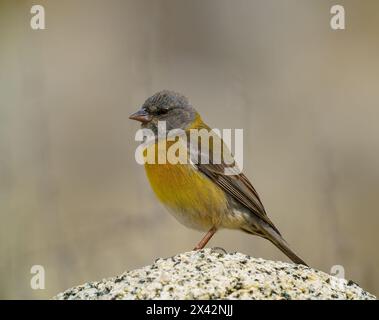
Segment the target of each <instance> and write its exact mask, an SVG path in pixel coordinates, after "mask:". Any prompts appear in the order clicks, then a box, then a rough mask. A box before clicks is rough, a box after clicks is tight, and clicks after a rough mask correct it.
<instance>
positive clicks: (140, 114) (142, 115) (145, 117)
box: [129, 109, 152, 123]
mask: <svg viewBox="0 0 379 320" xmlns="http://www.w3.org/2000/svg"><path fill="white" fill-rule="evenodd" d="M129 119H132V120H136V121H139V122H142V123H148V122H150V121H151V120H152V116H151V115H149V114H148V113H147V112H146V111H145V110H143V109H140V110H138V111H137V112H135V113H133V114H132V115H131V116H130V117H129Z"/></svg>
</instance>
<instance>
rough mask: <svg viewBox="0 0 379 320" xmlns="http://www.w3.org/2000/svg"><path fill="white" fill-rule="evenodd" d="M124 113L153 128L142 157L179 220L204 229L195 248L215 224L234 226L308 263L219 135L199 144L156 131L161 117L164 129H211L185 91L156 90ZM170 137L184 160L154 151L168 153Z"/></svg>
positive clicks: (155, 186)
mask: <svg viewBox="0 0 379 320" xmlns="http://www.w3.org/2000/svg"><path fill="white" fill-rule="evenodd" d="M129 118H130V119H132V120H136V121H138V122H140V123H141V128H142V129H144V130H149V132H152V134H153V139H150V142H149V143H146V145H145V148H144V149H143V151H142V152H143V155H144V156H145V157H146V154H147V152H148V151H149V150H150V151H152V149H153V150H154V151H156V153H153V154H154V158H153V161H150V162H147V161H146V162H145V163H144V167H145V171H146V175H147V178H148V181H149V182H150V186H151V188H152V190H153V192H154V193H155V195H156V196H157V198H158V199H159V201H160V202H161V203H162V204H163V205H164V206H165V207H166V208H167V209H168V211H169V212H170V213H171V214H172V215H173V216H174V217H175V218H176V219H177V220H178V221H179V222H180V223H182V224H183V225H185V226H187V227H189V228H192V229H196V230H199V231H202V232H204V233H205V235H204V237H203V238H202V239H201V240H200V242H199V243H198V244H197V245H196V246H195V248H194V250H200V249H203V248H204V247H205V246H206V244H207V243H208V242H209V240H210V239H211V238H212V237H213V235H214V234H215V233H216V232H217V231H218V230H220V229H236V230H241V231H244V232H246V233H248V234H251V235H255V236H259V237H262V238H264V239H267V240H269V241H270V242H271V243H273V244H274V245H275V246H276V247H277V248H278V249H280V250H281V251H282V252H283V253H284V254H285V255H286V256H287V257H288V258H290V259H291V260H292V261H293V262H294V263H296V264H301V265H305V266H307V264H306V263H305V262H304V261H303V260H302V259H301V258H300V257H299V256H298V255H297V254H295V253H294V251H292V250H291V249H290V247H289V245H288V243H287V242H286V241H285V240H284V238H283V237H282V235H281V233H280V232H279V230H278V229H277V227H276V226H275V225H274V223H273V222H272V221H271V220H270V218H269V217H268V215H267V213H266V210H265V208H264V206H263V204H262V201H261V199H260V197H259V195H258V193H257V191H256V190H255V188H254V187H253V185H252V184H251V182H250V181H249V179H248V178H247V177H246V176H245V175H244V174H243V172H240V170H239V169H238V166H237V163H236V162H235V161H234V157H233V154H232V153H231V151H230V150H229V149H228V147H227V146H226V144H225V143H224V141H223V140H222V137H220V136H217V135H216V136H215V135H212V136H211V138H210V140H209V143H208V145H207V144H205V146H204V147H203V145H202V144H200V142H199V141H195V142H193V141H191V139H187V140H185V139H182V140H183V141H182V142H178V139H176V140H175V141H174V142H173V141H171V140H170V141H171V142H168V138H167V136H165V135H160V134H159V123H165V126H166V130H167V132H170V131H175V130H177V131H178V130H179V131H180V132H182V135H183V136H184V137H187V138H188V137H189V136H190V133H191V132H192V131H193V130H198V131H200V130H203V131H204V130H205V131H206V132H211V131H212V129H211V128H210V127H209V126H208V125H207V124H206V123H205V122H204V121H203V120H202V118H201V116H200V114H199V113H198V112H197V111H196V109H195V108H194V107H193V106H192V105H191V104H190V102H189V100H188V99H187V97H186V96H184V95H183V94H180V93H178V92H175V91H170V90H163V91H159V92H157V93H155V94H154V95H152V96H151V97H149V98H148V99H147V100H146V101H145V102H144V103H143V104H142V107H141V108H140V109H139V110H138V111H137V112H135V113H133V114H132V115H130V117H129ZM162 139H166V142H168V143H167V145H166V147H165V148H159V147H158V145H159V142H160V141H161V140H162ZM175 142H177V143H181V146H182V147H183V148H184V150H185V154H186V156H187V158H188V160H189V161H187V162H185V161H183V162H180V163H169V162H167V161H166V162H163V163H160V162H159V161H158V159H157V158H158V157H159V154H160V153H162V152H163V153H167V152H168V148H169V146H172V145H173V143H175ZM217 143H218V145H221V146H222V148H221V149H222V157H221V158H222V160H221V161H215V156H214V153H213V152H214V150H215V148H214V147H215V145H216V144H217ZM195 145H197V146H198V148H194V147H193V146H195ZM200 146H201V147H202V148H203V149H201V148H200ZM217 152H220V151H217ZM216 155H217V153H216ZM218 158H220V157H218ZM218 160H219V159H218ZM226 160H227V161H226ZM227 169H229V170H230V171H231V173H232V174H231V173H230V172H228V173H227V172H226V170H227Z"/></svg>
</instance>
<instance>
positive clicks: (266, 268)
mask: <svg viewBox="0 0 379 320" xmlns="http://www.w3.org/2000/svg"><path fill="white" fill-rule="evenodd" d="M54 299H375V296H373V295H371V294H370V293H368V292H366V291H364V290H363V289H361V288H360V287H359V286H358V285H356V284H355V283H354V282H352V281H347V280H345V279H339V278H336V277H333V276H330V275H328V274H326V273H324V272H321V271H318V270H315V269H312V268H308V267H304V266H300V265H294V264H290V263H285V262H274V261H268V260H263V259H255V258H252V257H249V256H246V255H244V254H241V253H229V254H224V253H221V252H219V251H215V250H213V249H204V250H201V251H197V252H195V251H191V252H186V253H182V254H178V255H176V256H174V257H171V258H166V259H158V260H156V261H155V263H154V264H152V265H150V266H146V267H143V268H141V269H137V270H133V271H128V272H125V273H124V274H122V275H120V276H118V277H115V278H109V279H105V280H103V281H99V282H89V283H86V284H83V285H81V286H78V287H74V288H72V289H69V290H67V291H65V292H63V293H60V294H58V295H57V296H56V297H54Z"/></svg>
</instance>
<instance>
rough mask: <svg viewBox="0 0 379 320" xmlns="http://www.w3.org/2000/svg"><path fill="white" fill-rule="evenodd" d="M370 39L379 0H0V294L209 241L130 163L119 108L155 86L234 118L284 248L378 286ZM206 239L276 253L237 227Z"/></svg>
mask: <svg viewBox="0 0 379 320" xmlns="http://www.w3.org/2000/svg"><path fill="white" fill-rule="evenodd" d="M36 3H37V4H42V5H44V6H45V10H46V27H47V29H46V30H43V31H33V30H32V29H31V28H30V18H31V16H32V15H31V14H30V8H31V6H32V5H33V4H36ZM333 4H342V5H344V6H345V10H346V30H345V31H333V30H331V28H330V25H329V22H330V18H331V15H330V13H329V11H330V7H331V6H332V5H333ZM378 36H379V2H378V1H377V0H364V1H354V0H351V1H347V0H346V1H343V0H339V1H328V0H322V1H321V0H317V1H316V0H312V1H311V0H308V1H305V0H285V1H283V0H270V1H268V0H259V1H254V0H238V1H237V0H236V1H230V0H191V1H188V0H154V1H152V0H151V1H147V0H143V1H141V0H134V1H125V0H111V1H105V0H80V1H74V0H66V1H43V0H38V1H21V0H17V1H14V0H9V1H4V0H0V48H1V49H0V92H1V97H0V218H1V222H0V257H1V258H0V297H1V298H7V299H9V298H30V299H37V298H50V297H51V296H53V295H55V294H56V293H58V292H59V291H62V290H64V289H67V288H68V287H71V286H74V285H77V284H80V283H83V282H87V281H90V280H98V279H101V278H104V277H109V276H114V275H117V274H119V273H121V272H123V271H125V270H128V269H132V268H137V267H141V266H143V265H146V264H150V263H151V262H152V261H154V259H155V258H157V257H166V256H171V255H174V254H176V253H178V252H183V251H188V250H190V249H191V248H193V246H194V244H195V243H196V242H197V241H198V240H199V239H200V238H201V237H202V234H200V233H198V232H197V231H192V230H189V229H186V228H185V227H183V226H182V225H180V224H179V223H177V222H176V221H175V220H174V218H172V217H171V216H170V215H169V214H168V213H166V212H165V210H164V209H163V208H162V207H161V206H160V205H159V204H158V202H157V201H156V200H155V198H154V195H153V194H152V191H151V190H150V189H149V186H148V184H147V181H146V178H145V174H144V170H143V168H142V167H141V166H139V165H137V163H136V162H135V160H134V151H135V148H136V146H137V143H136V142H135V141H134V134H135V131H136V129H137V128H138V125H137V123H135V122H132V121H130V120H128V116H129V114H130V113H132V112H133V111H135V110H136V109H137V108H139V106H140V105H141V104H142V103H143V101H144V100H145V99H146V98H147V97H148V96H150V95H152V94H153V93H155V92H156V91H158V90H161V89H173V90H176V91H179V92H183V93H185V94H186V95H187V96H188V97H190V99H191V101H192V103H193V105H194V106H195V107H197V108H198V110H199V111H200V112H201V113H202V115H203V118H204V119H205V121H207V122H208V123H209V125H211V126H213V127H217V128H243V129H244V130H245V131H244V134H245V137H244V143H245V149H244V151H245V156H244V165H245V172H246V174H247V176H248V177H250V178H251V179H252V181H253V183H254V185H255V186H256V188H257V189H258V191H259V193H260V195H261V197H262V199H263V202H264V204H265V206H266V208H267V210H268V211H269V214H270V216H271V218H272V220H273V221H274V222H275V223H276V224H277V226H278V227H279V229H280V230H281V231H282V233H283V235H284V236H285V237H286V239H287V240H288V242H289V243H290V244H291V246H292V247H293V249H294V250H295V251H296V252H298V253H299V255H301V256H302V257H303V258H304V259H305V260H306V261H307V262H308V263H309V264H310V265H311V266H313V267H315V268H319V269H321V270H324V271H326V272H330V269H331V267H332V266H333V265H342V266H343V267H344V268H345V274H346V278H347V279H352V280H354V281H356V282H357V283H359V284H360V285H361V286H363V287H364V288H365V289H367V290H369V291H371V292H372V293H374V294H379V274H378V267H377V266H378V263H379V254H378V248H377V247H378V240H379V232H378V224H379V215H378V208H379V205H378V197H379V166H378V163H379V126H378V118H379V105H378V101H379V42H378ZM210 245H211V246H220V247H223V248H225V249H226V250H228V251H241V252H244V253H247V254H250V255H253V256H256V257H264V258H267V259H280V260H286V258H285V256H283V254H281V252H280V251H278V250H277V249H276V248H274V247H273V246H272V245H271V244H270V243H268V242H266V241H265V240H261V239H258V238H256V237H251V236H249V235H246V234H243V233H242V232H241V233H240V232H236V231H221V232H219V233H218V234H217V235H216V236H215V237H214V238H213V239H212V241H211V243H210ZM33 265H43V266H44V267H45V270H46V289H45V290H32V289H31V287H30V279H31V277H32V275H31V274H30V268H31V267H32V266H33Z"/></svg>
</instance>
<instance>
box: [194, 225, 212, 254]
mask: <svg viewBox="0 0 379 320" xmlns="http://www.w3.org/2000/svg"><path fill="white" fill-rule="evenodd" d="M216 231H217V228H216V227H212V228H211V229H210V230H209V231H208V232H207V234H206V235H205V236H204V238H203V239H201V240H200V242H199V243H198V244H197V245H196V247H195V248H194V249H193V250H200V249H203V248H204V247H205V246H206V244H207V243H208V241H209V240H211V238H212V237H213V235H214V234H215V233H216Z"/></svg>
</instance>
